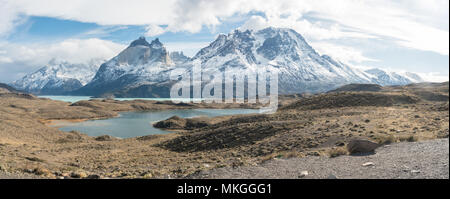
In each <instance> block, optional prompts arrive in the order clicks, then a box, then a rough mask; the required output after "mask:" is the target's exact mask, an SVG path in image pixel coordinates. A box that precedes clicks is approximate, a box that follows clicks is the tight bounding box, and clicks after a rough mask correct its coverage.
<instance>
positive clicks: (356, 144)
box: [347, 140, 380, 154]
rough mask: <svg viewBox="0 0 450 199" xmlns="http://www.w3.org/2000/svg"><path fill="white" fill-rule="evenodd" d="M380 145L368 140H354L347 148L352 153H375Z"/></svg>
mask: <svg viewBox="0 0 450 199" xmlns="http://www.w3.org/2000/svg"><path fill="white" fill-rule="evenodd" d="M379 146H380V145H379V144H377V143H375V142H371V141H368V140H352V141H350V143H348V145H347V150H348V152H350V154H357V153H373V152H374V151H375V149H376V148H378V147H379Z"/></svg>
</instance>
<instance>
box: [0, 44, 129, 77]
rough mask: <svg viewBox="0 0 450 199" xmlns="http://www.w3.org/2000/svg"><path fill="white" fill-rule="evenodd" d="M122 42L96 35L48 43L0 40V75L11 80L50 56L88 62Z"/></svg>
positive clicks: (115, 49)
mask: <svg viewBox="0 0 450 199" xmlns="http://www.w3.org/2000/svg"><path fill="white" fill-rule="evenodd" d="M124 48H125V46H124V45H121V44H116V43H114V42H110V41H105V40H100V39H85V40H81V39H68V40H65V41H62V42H58V43H52V44H29V45H23V44H14V43H6V42H3V43H0V52H2V54H0V71H1V73H0V79H2V80H6V81H13V80H15V79H14V78H19V77H17V74H24V73H29V72H30V71H33V70H36V69H38V68H40V67H42V66H44V65H45V64H47V63H48V62H49V61H50V60H52V59H57V60H66V61H68V62H71V63H88V62H90V61H92V60H93V59H102V60H106V59H111V58H112V57H114V56H116V55H117V54H118V53H119V52H120V51H121V50H123V49H124Z"/></svg>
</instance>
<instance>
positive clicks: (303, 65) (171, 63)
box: [70, 27, 423, 97]
mask: <svg viewBox="0 0 450 199" xmlns="http://www.w3.org/2000/svg"><path fill="white" fill-rule="evenodd" d="M195 61H200V62H201V63H202V70H204V71H212V70H219V71H224V70H225V69H228V70H231V71H233V72H234V73H240V72H242V71H244V70H248V69H250V70H254V71H256V70H259V69H261V68H262V67H265V66H267V67H268V70H269V71H271V72H277V73H278V74H279V92H280V94H293V93H305V92H308V93H317V92H326V91H329V90H333V89H336V88H338V87H339V86H342V85H345V84H352V83H359V84H379V85H383V86H384V85H405V84H409V83H416V82H421V81H423V80H422V79H421V78H420V76H418V75H417V74H414V73H405V74H398V73H388V72H386V71H383V70H381V69H371V70H366V71H363V70H360V69H357V68H354V67H352V66H348V65H346V64H344V63H342V62H339V61H337V60H335V59H333V58H332V57H330V56H328V55H320V54H319V53H318V52H316V51H315V50H314V48H313V47H312V46H310V45H309V44H308V43H307V41H306V40H305V39H304V38H303V36H301V34H299V33H297V32H296V31H294V30H292V29H287V28H273V27H269V28H266V29H262V30H258V31H253V30H245V31H241V30H238V29H237V30H234V31H232V32H230V33H229V34H219V35H218V36H217V37H216V39H215V40H214V41H212V42H211V43H210V44H209V45H208V46H206V47H204V48H202V49H201V50H199V51H198V52H197V53H196V54H195V56H194V57H192V58H189V57H187V56H185V55H184V54H183V53H182V52H169V51H167V50H166V48H165V46H164V44H163V43H161V42H160V41H159V39H158V38H156V39H154V40H152V41H151V42H150V43H149V42H147V40H146V39H145V37H139V38H138V39H137V40H135V41H132V42H131V43H130V45H129V46H128V47H127V48H126V49H124V50H123V51H122V52H120V53H119V54H118V55H117V56H115V57H113V58H112V59H110V60H108V61H106V62H104V63H103V64H101V65H100V67H99V69H98V71H97V72H96V73H95V75H94V77H93V78H92V80H91V81H90V82H88V83H86V84H85V85H83V86H82V87H80V88H78V89H75V90H72V91H70V94H72V95H89V96H104V95H107V96H116V97H117V96H121V97H169V91H170V87H171V86H172V85H173V83H174V82H171V81H170V78H169V77H170V72H171V71H172V70H174V69H177V68H185V69H187V70H188V71H190V70H191V69H192V65H193V63H194V62H195Z"/></svg>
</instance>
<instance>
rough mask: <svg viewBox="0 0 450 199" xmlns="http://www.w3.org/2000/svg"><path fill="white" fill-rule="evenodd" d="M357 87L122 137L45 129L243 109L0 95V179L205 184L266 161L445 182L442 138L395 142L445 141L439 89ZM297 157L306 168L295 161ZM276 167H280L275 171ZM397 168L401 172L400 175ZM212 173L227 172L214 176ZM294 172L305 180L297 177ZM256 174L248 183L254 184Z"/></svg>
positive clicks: (443, 95)
mask: <svg viewBox="0 0 450 199" xmlns="http://www.w3.org/2000/svg"><path fill="white" fill-rule="evenodd" d="M366 86H367V85H362V86H356V87H355V86H351V88H348V87H347V88H345V91H336V92H331V93H325V94H318V95H311V96H306V95H293V96H282V97H281V98H280V102H281V104H280V108H279V111H278V112H277V113H275V114H271V115H266V114H262V115H257V114H253V115H240V116H227V117H219V118H209V119H205V118H199V119H195V120H192V119H189V120H184V119H182V118H177V117H174V118H171V119H169V120H167V121H163V122H161V123H159V124H155V125H157V126H158V125H160V126H159V127H160V128H167V129H171V130H176V132H174V133H170V134H165V135H148V136H143V137H136V138H127V139H118V138H114V137H111V136H100V137H90V136H87V135H85V134H83V133H82V132H70V133H65V132H61V131H59V130H58V129H56V128H54V127H50V126H48V125H47V124H48V122H49V121H52V120H71V121H73V120H76V121H79V120H86V119H96V118H109V117H115V116H117V115H118V113H119V112H121V111H152V110H163V109H191V108H251V107H252V106H247V105H243V104H215V105H211V104H172V103H170V102H155V101H142V100H136V101H125V102H121V101H115V100H90V101H81V102H77V103H73V104H71V103H66V102H60V101H53V100H49V99H39V98H36V97H34V96H32V95H29V94H20V93H17V92H11V91H8V92H0V178H11V177H12V178H186V177H203V176H201V175H198V174H201V173H202V172H206V174H208V172H209V171H208V170H211V176H205V177H214V176H215V175H216V177H218V178H220V177H227V175H229V176H228V177H236V176H238V175H242V176H241V177H245V176H250V175H249V174H246V173H245V172H242V173H240V170H239V169H242V171H245V170H246V169H247V170H248V168H255V170H257V171H262V172H264V171H265V169H267V168H271V167H270V165H271V164H274V166H279V167H280V169H285V171H286V172H287V174H286V175H285V176H283V175H282V174H281V173H268V174H267V175H269V174H270V176H266V177H271V178H272V177H273V178H277V177H279V178H281V177H283V178H284V177H286V178H293V177H295V176H297V177H298V176H299V175H303V177H306V178H309V177H311V178H324V177H328V176H329V175H330V174H332V175H335V176H336V177H338V178H365V177H369V178H414V177H419V178H445V177H446V178H448V173H447V174H446V176H445V173H444V174H442V173H441V172H440V171H441V170H440V169H441V167H444V168H445V166H443V165H445V164H447V170H448V139H447V140H446V142H447V145H445V144H444V145H441V144H442V143H441V144H439V143H440V142H439V141H438V145H439V146H436V148H435V149H432V150H431V151H428V152H427V150H426V149H428V148H427V146H428V145H421V144H420V143H421V142H419V143H417V144H418V145H404V144H403V143H402V144H398V145H397V144H395V143H398V142H417V141H427V140H434V139H445V138H448V136H449V97H448V95H449V84H448V82H446V83H441V84H414V85H408V86H396V87H382V88H380V89H377V90H378V91H373V89H372V87H373V86H371V87H370V88H367V87H366ZM5 90H7V89H5ZM253 107H254V106H253ZM149 125H150V124H149ZM355 139H363V140H368V141H371V142H373V143H376V144H377V145H382V146H383V147H381V148H379V149H377V150H378V151H377V154H375V155H372V156H361V157H355V156H346V155H347V154H348V153H349V151H348V149H347V148H348V147H349V146H350V145H351V142H352V140H355ZM425 143H428V142H425ZM414 144H416V143H414ZM386 145H390V146H389V147H387V146H386ZM398 146H399V147H400V148H397V147H398ZM402 146H403V147H404V148H402ZM415 147H418V148H415ZM439 147H442V148H439ZM350 148H351V147H350ZM409 150H411V153H407V152H408V151H409ZM412 152H415V153H412ZM391 153H392V154H391ZM383 154H384V155H383ZM407 154H409V155H407ZM390 155H392V157H398V159H397V160H398V161H400V162H398V163H399V164H397V163H395V162H389V161H390V160H389V158H390ZM396 155H397V156H396ZM402 155H405V156H402ZM329 157H335V158H332V159H328V158H329ZM430 157H431V158H433V159H430ZM445 157H447V159H445ZM288 158H293V159H288ZM298 158H306V159H298ZM347 158H348V161H349V163H351V164H352V165H351V166H352V167H353V168H357V169H356V170H355V171H358V173H350V172H349V171H347V170H345V169H350V168H348V167H346V165H347V162H346V161H347ZM442 158H443V159H442ZM285 159H286V160H285ZM300 160H301V161H300ZM303 160H307V161H306V163H309V165H305V164H306V163H301V162H303ZM392 160H393V159H392ZM277 161H281V162H282V163H280V164H282V165H284V164H286V165H285V166H284V167H282V166H280V165H277V164H279V163H277ZM408 161H409V162H408ZM370 162H371V163H370ZM383 162H385V163H383ZM420 162H423V164H419V163H420ZM366 163H367V164H366ZM391 163H392V164H396V165H395V166H394V165H389V164H391ZM416 163H417V164H416ZM441 163H442V164H441ZM296 164H298V165H297V166H296ZM328 164H331V165H332V166H333V165H334V167H327V166H326V165H328ZM362 164H365V165H366V166H362ZM434 164H439V165H434ZM318 165H322V166H318ZM403 165H406V167H408V168H406V167H405V168H404V169H403V167H402V166H403ZM415 165H416V166H417V165H418V166H419V167H417V168H416V167H415ZM426 165H431V166H430V167H428V166H426ZM433 165H434V166H436V167H434V166H433ZM347 166H348V165H347ZM313 167H317V169H318V170H314V168H313ZM236 168H237V170H235V169H236ZM330 168H337V169H336V170H330ZM338 168H342V170H340V169H338ZM400 168H402V169H400ZM427 168H430V170H428V169H427ZM434 168H436V169H434ZM220 169H224V171H227V172H228V171H229V173H228V174H226V175H225V174H223V175H222V174H220V173H218V174H215V173H214V172H215V171H217V170H219V171H220ZM359 169H360V170H359ZM389 169H393V170H392V171H394V172H398V171H400V170H402V172H406V173H408V172H409V174H408V175H406V174H400V173H391V170H389ZM408 169H409V171H407V170H408ZM403 170H405V171H403ZM291 171H292V172H291ZM301 171H307V172H308V173H307V174H306V172H303V174H298V172H301ZM332 171H333V172H332ZM434 171H437V172H436V173H435V172H434ZM365 172H367V174H363V173H365ZM383 172H385V173H384V174H383ZM288 173H289V175H288ZM394 174H395V175H394ZM413 174H414V175H413ZM260 175H261V176H258V175H255V176H253V177H264V176H263V174H260ZM275 175H277V176H275Z"/></svg>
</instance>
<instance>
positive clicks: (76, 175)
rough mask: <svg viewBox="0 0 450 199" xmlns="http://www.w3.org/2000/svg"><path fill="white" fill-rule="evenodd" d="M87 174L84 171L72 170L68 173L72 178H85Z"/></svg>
mask: <svg viewBox="0 0 450 199" xmlns="http://www.w3.org/2000/svg"><path fill="white" fill-rule="evenodd" d="M87 176H88V175H87V174H86V173H85V172H84V171H74V172H72V173H71V174H70V177H72V178H86V177H87Z"/></svg>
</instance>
